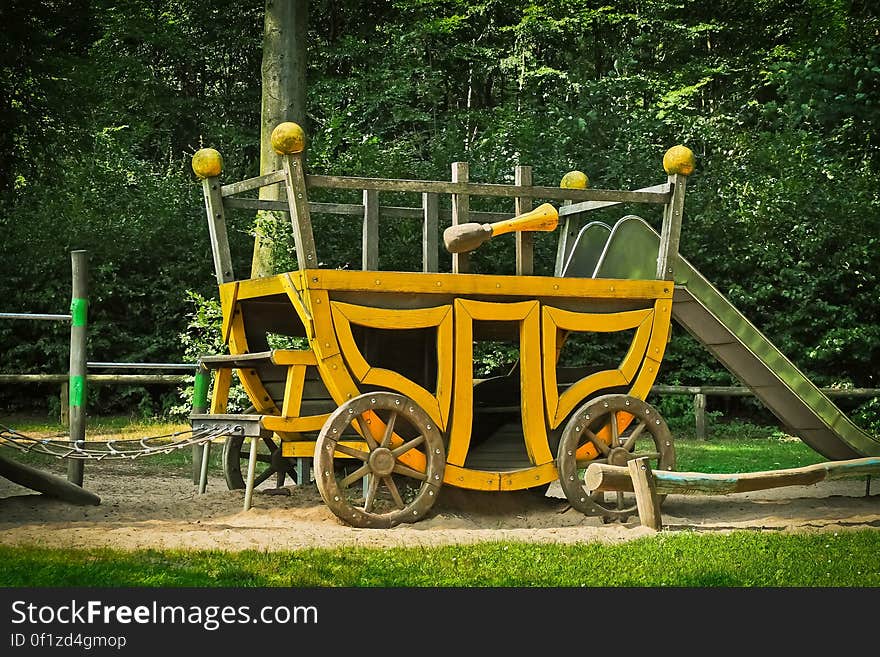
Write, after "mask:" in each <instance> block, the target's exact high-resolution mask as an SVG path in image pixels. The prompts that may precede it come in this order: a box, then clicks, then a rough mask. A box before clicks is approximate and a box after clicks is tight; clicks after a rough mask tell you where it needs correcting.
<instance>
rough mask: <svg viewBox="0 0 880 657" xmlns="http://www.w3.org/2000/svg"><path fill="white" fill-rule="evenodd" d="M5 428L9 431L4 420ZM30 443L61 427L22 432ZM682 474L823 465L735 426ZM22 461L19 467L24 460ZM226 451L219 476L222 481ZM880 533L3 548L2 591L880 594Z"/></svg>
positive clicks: (691, 452) (697, 448) (154, 459)
mask: <svg viewBox="0 0 880 657" xmlns="http://www.w3.org/2000/svg"><path fill="white" fill-rule="evenodd" d="M0 422H3V420H0ZM3 423H4V424H8V425H9V426H13V427H14V428H16V429H17V430H19V431H21V432H22V433H26V434H28V433H29V432H51V431H52V427H51V426H50V425H47V424H46V423H45V422H44V423H42V424H40V423H39V422H34V423H33V424H27V423H22V424H18V425H13V424H12V423H9V422H3ZM179 428H180V427H179V425H161V424H160V425H156V424H150V423H143V424H141V425H132V424H131V423H128V424H126V423H125V421H124V420H120V419H106V420H104V419H101V420H95V421H92V422H90V432H91V433H101V432H108V433H111V432H113V431H114V430H115V431H121V430H123V429H124V430H125V431H126V432H127V435H134V434H137V433H138V432H141V433H140V434H139V435H157V434H159V433H167V432H169V431H174V430H179ZM676 453H677V460H678V463H677V469H678V470H682V471H683V470H689V471H698V472H754V471H759V470H770V469H780V468H791V467H799V466H803V465H809V464H811V463H818V462H821V461H823V460H825V459H824V458H823V457H822V456H821V455H819V454H817V453H816V452H814V451H813V450H812V449H810V448H809V447H807V446H806V445H805V444H804V443H802V442H801V441H800V440H797V439H795V438H791V437H790V436H786V435H784V434H782V433H780V432H779V431H778V429H776V428H773V427H755V426H753V425H745V424H730V425H725V426H724V427H719V428H717V430H716V431H715V433H714V434H713V436H712V438H711V439H710V440H708V441H697V440H695V439H693V438H688V437H685V438H682V439H676ZM15 458H21V457H20V455H15ZM23 458H24V459H25V460H29V461H31V462H35V463H38V464H39V463H42V464H43V465H44V466H45V467H47V468H50V467H51V468H58V469H59V470H61V469H62V468H63V466H64V463H63V461H60V460H58V459H52V458H51V457H44V456H40V455H36V454H28V455H24V456H23ZM87 467H90V468H99V467H112V468H137V469H138V470H139V471H140V472H144V471H147V472H150V471H155V472H157V473H158V472H161V473H163V474H170V473H175V472H177V473H179V474H180V475H181V476H189V475H190V450H189V449H188V448H186V449H181V450H177V451H175V452H173V453H172V454H168V455H157V456H151V457H148V458H145V459H142V460H139V461H136V462H124V463H115V462H104V463H90V464H89V465H88V466H87ZM220 468H221V466H220V450H219V449H215V450H213V452H212V461H211V469H212V471H216V472H217V473H219V472H220ZM878 553H880V532H878V531H876V530H874V529H869V528H866V529H861V530H853V531H844V532H836V533H829V532H825V533H816V534H783V533H776V532H745V531H738V532H733V533H730V534H701V533H693V532H663V533H661V534H658V535H656V536H652V537H648V538H643V539H639V540H635V541H631V542H628V543H624V544H619V545H604V544H600V543H587V544H582V545H543V544H523V543H484V544H478V545H469V546H445V547H437V548H410V549H366V548H343V549H333V550H319V549H309V550H300V551H295V552H256V551H246V552H221V551H183V550H146V551H118V550H88V551H85V550H70V549H64V550H57V549H43V548H37V547H25V548H13V547H0V584H2V585H4V586H14V587H17V586H31V587H47V586H62V587H64V586H90V587H111V586H112V587H116V586H135V587H184V586H217V587H239V586H245V587H267V586H268V587H276V586H295V587H341V586H345V587H350V586H355V587H423V586H440V587H458V586H464V587H480V586H527V587H557V586H563V587H577V586H586V587H608V586H611V587H627V586H630V587H632V586H634V587H661V586H669V587H779V586H785V587H803V586H809V587H825V586H828V587H876V586H880V566H878V565H877V564H878V561H877V556H876V555H877V554H878Z"/></svg>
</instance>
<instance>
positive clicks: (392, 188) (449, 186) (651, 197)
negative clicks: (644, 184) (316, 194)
mask: <svg viewBox="0 0 880 657" xmlns="http://www.w3.org/2000/svg"><path fill="white" fill-rule="evenodd" d="M455 164H459V163H457V162H456V163H454V164H453V167H454V166H455ZM306 184H307V185H308V186H309V187H318V188H330V189H375V190H376V191H380V192H418V193H425V192H433V193H436V194H460V195H464V196H500V197H506V198H516V197H517V196H531V197H532V198H541V199H548V200H556V201H564V200H566V199H570V200H572V201H615V202H618V203H654V204H659V205H664V204H666V203H667V202H668V200H669V194H668V193H658V192H640V191H628V190H619V189H565V188H561V187H543V186H522V185H502V184H493V183H472V182H468V181H467V180H463V179H459V180H455V179H453V180H452V182H445V181H442V180H405V179H395V180H392V179H388V178H364V177H357V176H317V175H308V176H306Z"/></svg>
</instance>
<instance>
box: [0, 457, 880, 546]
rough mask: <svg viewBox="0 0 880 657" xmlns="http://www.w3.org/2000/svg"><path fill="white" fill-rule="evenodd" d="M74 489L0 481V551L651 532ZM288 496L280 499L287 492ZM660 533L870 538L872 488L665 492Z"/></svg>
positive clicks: (459, 511)
mask: <svg viewBox="0 0 880 657" xmlns="http://www.w3.org/2000/svg"><path fill="white" fill-rule="evenodd" d="M85 487H86V488H87V489H89V490H91V491H93V492H94V493H96V494H98V495H99V496H100V497H101V504H100V505H99V506H90V507H78V506H72V505H69V504H67V503H64V502H60V501H56V500H52V499H50V498H47V497H45V496H43V495H40V494H35V493H33V491H30V490H28V489H25V488H22V487H20V486H17V485H16V484H13V483H11V482H9V481H7V480H5V479H0V544H5V545H41V546H52V547H112V548H119V549H138V548H176V549H218V550H244V549H256V550H289V549H298V548H307V547H337V546H349V545H356V546H364V547H392V546H395V547H396V546H434V545H443V544H465V543H476V542H480V541H497V540H512V541H528V542H539V543H582V542H591V541H606V542H620V541H628V540H632V539H635V538H639V537H642V536H647V535H651V534H652V533H653V532H652V531H650V530H648V529H645V528H643V527H641V526H640V524H639V520H638V517H637V516H636V517H632V518H630V519H629V520H628V521H627V522H625V523H611V524H604V523H603V522H602V521H601V519H599V518H596V517H589V516H584V515H582V514H581V513H579V512H577V511H575V510H573V509H571V508H569V507H568V504H567V503H566V501H565V499H564V497H563V496H562V493H561V491H560V490H559V489H558V487H557V486H556V485H554V486H551V487H550V490H549V491H548V493H547V496H545V497H542V498H539V497H537V496H536V495H534V494H532V493H530V492H515V493H480V492H473V491H465V490H461V489H454V488H446V489H443V490H441V495H440V497H439V498H438V501H437V503H436V504H435V506H434V507H433V509H432V510H431V513H430V514H429V515H428V517H426V518H425V519H423V520H421V521H420V522H418V523H415V524H412V525H401V526H398V527H395V528H393V529H386V530H378V529H357V528H352V527H348V526H346V525H344V524H342V523H341V522H340V521H339V520H338V519H337V518H336V516H335V515H333V513H331V512H330V510H329V509H328V508H327V507H326V505H325V504H324V502H323V500H322V499H321V496H320V494H319V493H318V491H317V489H316V488H315V486H314V484H311V485H306V486H295V485H290V486H287V487H286V490H284V491H283V492H284V493H285V494H269V493H268V492H266V491H268V490H271V488H264V489H258V491H257V492H256V494H255V495H254V505H253V508H251V509H250V510H248V511H247V512H245V511H243V510H242V507H243V499H244V491H241V490H228V489H227V487H226V484H225V481H224V480H223V479H222V477H218V476H213V477H211V478H210V479H209V483H208V489H207V492H206V493H205V494H203V495H200V494H199V493H198V489H197V487H196V486H194V485H193V484H192V481H191V479H190V478H189V477H186V476H181V475H173V476H172V475H158V474H155V473H142V472H138V471H135V470H127V469H126V466H124V465H120V466H117V467H114V468H112V469H105V468H103V467H102V468H97V467H96V468H93V469H92V470H91V471H89V469H88V468H87V469H86V477H85ZM287 493H289V494H287ZM663 522H664V529H665V530H669V531H675V530H691V531H701V532H719V533H720V532H729V531H733V530H773V531H786V532H793V531H840V530H845V529H852V528H874V529H880V482H874V484H873V487H872V489H871V495H866V482H865V480H864V479H857V480H845V481H835V482H821V483H819V484H815V485H812V486H795V487H787V488H779V489H775V490H770V491H761V492H754V493H741V494H736V495H727V496H699V497H697V496H680V495H670V496H668V497H667V499H666V502H665V504H664V506H663Z"/></svg>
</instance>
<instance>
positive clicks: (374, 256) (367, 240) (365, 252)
mask: <svg viewBox="0 0 880 657" xmlns="http://www.w3.org/2000/svg"><path fill="white" fill-rule="evenodd" d="M361 245H362V252H361V269H363V270H364V271H375V270H377V269H379V192H377V191H376V190H374V189H365V190H364V226H363V231H362V237H361Z"/></svg>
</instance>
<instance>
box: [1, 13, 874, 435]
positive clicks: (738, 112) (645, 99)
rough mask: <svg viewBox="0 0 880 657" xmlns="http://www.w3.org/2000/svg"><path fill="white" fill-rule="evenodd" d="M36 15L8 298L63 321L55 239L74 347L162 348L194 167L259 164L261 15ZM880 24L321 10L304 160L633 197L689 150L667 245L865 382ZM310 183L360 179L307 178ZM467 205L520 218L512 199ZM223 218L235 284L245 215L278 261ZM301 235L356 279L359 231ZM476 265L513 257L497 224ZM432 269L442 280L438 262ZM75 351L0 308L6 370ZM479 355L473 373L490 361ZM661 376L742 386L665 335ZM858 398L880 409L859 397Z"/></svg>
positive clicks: (6, 163)
mask: <svg viewBox="0 0 880 657" xmlns="http://www.w3.org/2000/svg"><path fill="white" fill-rule="evenodd" d="M32 4H33V3H23V2H21V1H20V0H12V1H11V2H7V3H5V4H4V5H3V7H2V8H0V18H2V22H3V24H4V26H6V29H4V33H3V35H2V36H0V40H2V44H3V45H4V51H5V52H8V53H10V58H9V61H8V65H7V66H6V67H4V69H3V71H2V72H0V104H2V105H0V109H2V111H0V233H2V235H3V238H4V246H5V247H6V248H5V250H4V253H5V256H6V257H5V258H4V259H3V262H2V264H0V280H2V281H3V282H2V284H0V285H2V291H3V298H4V305H5V306H6V307H4V308H3V310H4V311H5V310H10V311H33V312H62V311H63V310H64V308H65V307H66V305H67V303H68V301H69V291H68V289H67V285H68V283H67V281H68V280H69V275H68V271H69V265H68V251H69V250H70V249H73V248H84V249H87V250H88V251H89V252H90V256H91V257H90V262H91V266H92V289H93V295H92V297H93V302H92V307H91V309H92V312H91V316H90V321H91V325H92V329H91V334H90V344H89V348H90V357H91V358H92V359H94V360H132V361H137V360H144V361H179V360H180V359H182V358H183V357H184V355H185V352H186V350H187V349H188V348H189V345H188V344H186V343H185V342H183V341H182V340H181V338H180V336H182V335H186V333H187V330H188V325H189V322H190V320H191V319H192V318H191V317H190V315H189V312H190V311H191V310H192V308H191V306H190V303H191V302H190V300H189V298H188V296H187V294H188V291H194V292H196V293H198V294H200V295H202V297H203V298H205V299H208V298H209V297H213V293H212V290H213V289H214V284H213V278H212V274H211V256H210V249H209V247H208V239H207V231H206V229H205V221H204V210H203V208H202V200H201V198H200V190H199V186H198V184H197V182H196V181H195V180H194V177H193V175H192V173H191V171H190V168H189V157H190V156H191V155H192V153H193V152H195V150H196V149H198V148H199V147H202V146H212V147H215V148H217V149H218V150H220V152H221V153H222V154H223V156H224V161H225V163H226V171H225V172H224V179H225V180H233V179H242V178H245V177H249V176H252V175H255V174H256V172H257V170H258V153H259V148H258V147H259V109H260V100H259V96H260V93H259V92H260V85H259V80H260V59H261V40H262V20H261V19H262V6H261V5H260V3H245V4H242V3H240V2H234V1H233V0H220V1H218V2H213V3H211V6H210V8H209V9H205V8H204V3H197V2H195V1H194V0H182V1H181V0H178V1H175V2H168V1H164V0H163V1H160V2H144V1H143V0H125V1H124V2H105V1H103V0H101V1H99V2H91V3H89V2H85V1H82V0H72V1H71V2H70V3H67V10H66V11H64V12H61V11H57V10H56V9H55V5H54V4H52V3H49V4H46V3H36V4H35V5H33V6H31V5H32ZM878 29H880V17H878V14H877V9H876V7H875V6H874V5H873V4H872V3H865V2H860V3H838V2H808V1H807V0H795V2H793V3H792V2H790V1H789V0H785V1H783V0H766V1H765V0H762V1H761V2H757V1H751V2H732V1H731V0H723V1H722V2H720V3H712V4H707V3H700V2H696V0H684V1H683V2H678V3H670V2H664V1H661V0H647V1H645V0H640V1H639V2H635V1H634V0H627V1H625V2H621V3H616V4H611V5H609V4H608V3H600V2H581V3H572V2H570V1H568V0H551V1H549V2H542V3H534V2H525V1H516V0H513V1H506V2H499V1H498V0H482V1H481V2H465V1H464V0H396V1H395V2H393V3H336V2H333V3H331V2H313V3H310V26H309V35H308V38H309V44H308V45H309V68H308V84H309V97H308V99H307V114H308V116H307V121H306V124H307V125H306V129H307V135H308V142H307V144H308V151H307V165H308V168H309V170H310V171H311V172H313V173H321V174H340V175H346V174H347V175H366V176H382V177H400V178H424V179H439V180H443V179H448V178H449V167H450V163H452V162H455V161H468V162H469V163H470V175H471V179H472V180H474V181H478V182H512V181H513V170H514V167H515V166H516V165H521V164H526V165H532V166H533V167H534V179H535V182H536V184H539V185H549V186H555V185H558V183H559V180H560V179H561V177H562V175H564V174H565V173H566V172H567V171H569V170H572V169H579V170H582V171H585V172H587V174H588V175H589V177H590V180H591V186H593V187H596V188H628V189H631V188H636V187H641V186H645V185H649V184H654V183H657V182H661V181H662V180H663V179H664V177H663V172H662V169H661V166H660V162H661V159H662V156H663V153H664V152H665V150H666V149H667V148H668V147H669V146H671V145H673V144H676V143H683V144H687V145H688V146H690V147H691V148H692V149H693V150H694V152H695V153H696V155H697V171H696V172H695V174H694V175H692V176H691V178H690V181H689V184H688V199H687V201H686V204H685V224H684V231H683V234H682V243H681V250H682V253H683V254H684V255H685V257H687V258H688V260H690V261H691V262H692V263H693V264H694V265H695V266H696V267H697V268H698V269H700V270H701V271H702V272H703V273H704V274H705V275H706V276H707V278H708V279H709V280H711V281H712V282H713V284H714V285H716V287H718V289H719V290H720V291H721V292H722V293H724V294H726V295H727V296H728V297H729V298H730V299H731V301H733V303H734V304H735V305H736V306H737V307H738V308H739V309H740V310H741V311H742V312H743V313H744V314H745V315H746V317H748V318H749V319H750V320H751V321H752V322H753V323H754V324H755V325H756V326H757V327H759V328H760V330H761V331H762V332H763V333H765V334H766V335H767V336H768V337H769V338H770V339H771V340H772V341H773V342H774V343H775V344H776V345H777V346H778V347H779V349H780V350H781V351H782V352H783V353H784V354H785V355H786V356H787V357H788V358H789V359H791V360H792V361H793V362H794V363H795V364H796V365H797V366H798V367H799V368H800V369H801V370H802V371H804V372H805V373H806V374H807V375H808V376H809V377H810V378H811V379H813V380H814V381H815V382H816V383H817V384H818V385H820V386H826V385H827V386H830V385H840V386H854V387H878V386H880V380H878V376H880V375H878V372H877V367H876V363H878V362H880V327H878V323H877V320H876V318H877V317H878V316H880V298H878V297H877V295H876V293H875V290H876V287H877V283H878V280H880V258H878V257H877V253H878V246H880V241H878V235H880V199H878V197H877V193H876V190H877V181H878V166H880V163H878V152H880V135H878V128H877V126H878V125H880V116H878V112H880V109H878V108H880V103H878V100H880V98H878V94H880V91H878V89H880V84H878V76H880V47H878V45H877V39H876V34H877V31H878ZM71 99H75V102H71ZM312 200H315V201H328V202H329V201H336V202H347V203H352V202H354V203H357V202H359V195H358V193H357V192H356V191H346V192H330V191H326V190H321V191H320V192H318V191H317V190H316V193H315V194H314V195H313V197H312ZM536 200H539V199H536ZM382 203H383V204H386V203H387V204H389V205H406V206H410V207H414V206H418V205H419V204H420V199H419V198H418V197H417V195H413V194H409V195H406V194H399V195H387V196H385V195H383V197H382ZM448 204H449V200H448V199H442V200H441V207H442V208H444V209H447V208H448ZM471 206H472V208H474V209H476V210H487V211H496V212H512V211H513V208H512V207H511V204H510V202H509V200H498V199H478V198H472V199H471ZM617 210H618V209H615V211H614V212H610V211H609V212H607V213H605V214H603V215H602V217H603V220H607V221H609V222H613V221H615V220H616V219H617V218H619V217H620V216H622V215H623V214H626V213H631V212H635V213H637V214H640V215H642V216H644V218H645V219H646V220H647V221H649V222H651V223H652V224H653V225H655V226H658V225H659V213H658V212H654V211H652V210H651V209H650V208H648V209H645V208H638V209H637V208H633V207H623V208H619V210H620V212H617ZM228 220H229V222H230V239H231V242H232V251H233V257H234V268H235V271H236V273H237V274H238V276H239V277H244V275H245V273H246V272H247V271H249V269H250V256H251V252H252V246H251V245H252V236H253V233H254V231H255V230H261V231H263V232H266V233H267V234H268V235H269V237H270V239H271V240H272V242H273V243H274V244H275V245H276V249H275V263H274V266H275V268H276V270H286V269H290V268H291V267H292V266H293V264H294V262H295V257H294V250H293V246H292V243H291V239H290V234H289V230H288V228H287V223H286V220H281V221H275V222H265V223H263V224H259V223H258V224H257V225H256V226H255V218H254V216H253V213H246V212H236V213H230V216H229V217H228ZM314 224H315V231H316V235H317V236H318V238H319V239H318V245H317V248H318V257H319V259H320V261H321V264H322V266H325V267H332V268H336V267H338V268H352V269H354V268H359V266H360V261H361V254H360V225H359V223H358V221H357V220H354V219H352V218H346V217H339V216H333V215H319V214H316V215H315V216H314ZM443 227H444V226H441V228H443ZM380 231H381V232H380V238H381V249H380V267H382V268H387V269H403V270H419V269H420V266H421V265H420V249H419V248H417V246H418V244H419V242H420V239H421V238H420V227H419V224H418V222H417V221H407V220H392V221H384V222H382V224H381V227H380ZM554 255H555V236H554V235H550V234H539V235H537V236H536V273H539V274H548V273H550V272H551V271H552V268H553V258H554ZM472 261H473V265H474V268H475V270H476V271H478V272H497V273H512V271H513V247H512V240H510V239H503V238H501V239H498V240H493V241H492V242H490V243H489V244H487V245H485V246H484V247H481V248H480V249H479V250H478V251H477V252H475V253H474V254H473V257H472ZM440 262H441V268H443V269H447V270H448V269H449V267H450V258H449V256H448V254H441V261H440ZM192 328H195V327H192ZM66 343H67V340H66V336H65V334H64V331H63V329H62V328H61V327H57V326H56V327H47V326H38V327H35V326H25V324H24V323H16V324H12V323H0V344H3V345H4V347H3V358H2V367H3V369H4V370H5V371H9V372H21V371H23V372H63V371H65V369H66V353H67V346H66ZM486 349H487V350H486V351H485V354H484V352H482V351H481V352H480V353H479V354H478V356H479V358H480V359H481V360H480V361H479V362H478V369H479V370H480V371H481V372H490V371H493V369H496V368H497V367H499V366H500V365H501V364H502V363H506V362H508V361H509V355H510V354H509V353H505V352H504V351H503V350H501V351H499V350H493V349H492V348H488V347H487V348H486ZM616 354H617V350H616V346H615V345H613V344H610V345H608V346H604V345H598V344H588V345H586V346H580V347H578V348H577V349H575V350H574V351H571V354H570V355H571V357H572V358H573V359H575V360H577V361H578V362H579V363H585V364H603V363H604V362H605V361H606V360H608V359H609V358H611V359H613V358H614V357H615V356H616ZM484 355H485V359H484ZM566 357H568V356H566ZM660 381H661V382H663V383H681V384H720V385H723V384H731V383H736V381H734V380H733V379H732V378H731V376H730V375H729V374H728V373H727V372H726V370H724V369H723V367H721V365H720V364H719V363H718V362H716V361H715V359H714V358H712V357H711V355H709V354H708V353H707V352H706V351H705V350H704V349H703V348H702V347H700V345H699V344H698V343H696V342H695V341H694V340H693V339H692V338H690V337H689V336H688V335H685V334H684V333H683V332H682V331H678V330H676V331H675V332H674V335H673V338H672V342H671V343H670V345H669V348H668V349H667V353H666V356H665V357H664V362H663V365H662V369H661V373H660ZM2 394H3V399H4V402H5V403H7V404H9V405H11V406H13V407H14V406H22V405H26V404H27V405H33V403H34V399H33V397H34V396H35V395H34V394H33V391H10V390H8V389H4V390H3V392H2ZM47 397H48V395H47ZM90 401H91V402H92V403H93V404H94V405H95V407H96V408H101V409H111V408H119V407H123V406H124V407H126V408H128V407H131V406H132V405H139V406H141V407H143V408H144V413H148V412H149V409H151V408H152V409H154V410H155V409H161V408H166V407H167V406H168V405H169V403H170V402H169V395H166V394H165V393H163V392H162V391H156V390H147V389H135V388H132V389H127V390H122V389H120V388H118V387H117V388H114V389H106V388H105V389H103V390H100V391H96V397H95V399H94V400H90ZM171 401H172V402H175V401H176V400H175V399H174V398H173V397H172V398H171ZM46 403H47V404H48V403H50V402H48V401H47V402H46ZM744 409H746V410H748V409H749V407H748V406H744ZM752 410H753V411H754V410H756V409H755V408H754V407H753V408H752ZM864 413H867V415H864V414H862V415H859V417H860V418H862V419H863V420H865V421H866V422H868V423H869V424H871V425H872V426H876V409H872V408H871V407H868V408H867V410H866V411H864ZM872 418H874V419H872Z"/></svg>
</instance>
